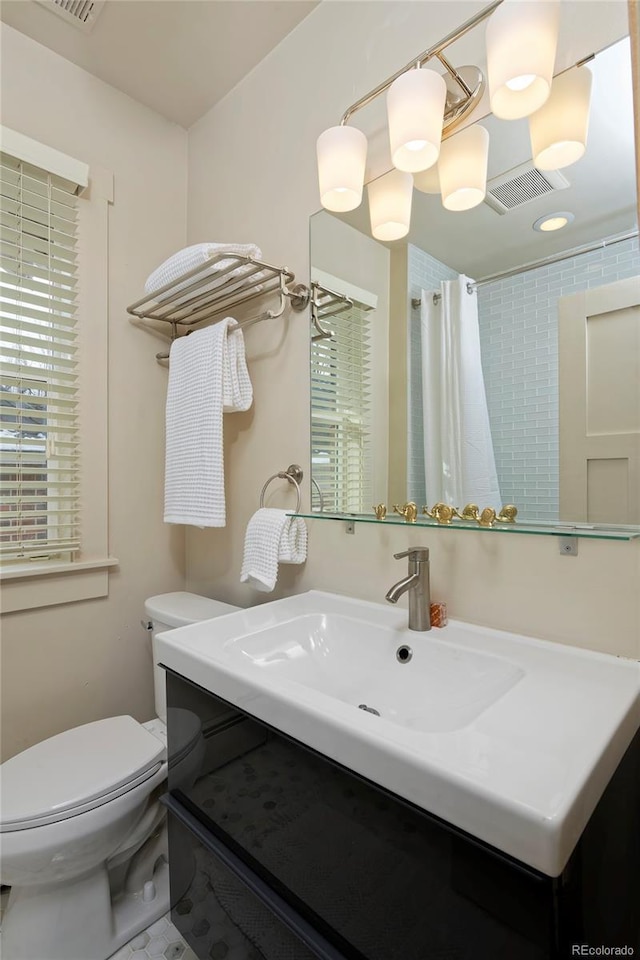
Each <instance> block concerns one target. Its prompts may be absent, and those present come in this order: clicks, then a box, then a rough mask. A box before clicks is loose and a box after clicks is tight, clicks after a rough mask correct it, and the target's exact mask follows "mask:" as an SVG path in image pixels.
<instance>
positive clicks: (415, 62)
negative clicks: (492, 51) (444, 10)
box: [340, 0, 503, 128]
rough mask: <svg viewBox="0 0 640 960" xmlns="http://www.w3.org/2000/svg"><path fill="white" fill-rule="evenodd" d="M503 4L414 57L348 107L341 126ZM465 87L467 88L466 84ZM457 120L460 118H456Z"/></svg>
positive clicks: (491, 6)
mask: <svg viewBox="0 0 640 960" xmlns="http://www.w3.org/2000/svg"><path fill="white" fill-rule="evenodd" d="M502 2H503V0H494V2H493V3H490V4H489V5H488V6H487V7H483V9H482V10H480V11H479V12H478V13H476V14H475V15H474V16H473V17H470V18H469V20H466V21H465V22H464V23H463V24H461V26H459V27H457V28H456V29H455V30H452V31H451V33H448V34H447V35H446V37H443V38H442V40H439V41H438V43H435V44H433V46H431V47H429V48H428V49H427V50H424V51H423V52H422V53H421V54H419V55H418V56H417V57H414V58H413V59H412V60H410V61H409V63H407V64H405V66H404V67H402V68H401V69H400V70H397V71H396V72H395V73H394V74H393V76H391V77H388V78H387V79H386V80H384V81H383V82H382V83H379V84H378V86H377V87H375V88H374V89H373V90H371V91H369V93H366V94H365V95H364V96H363V97H360V99H359V100H356V102H355V103H352V104H351V106H350V107H348V108H347V109H346V110H345V112H344V113H343V115H342V119H341V120H340V124H341V125H344V124H346V123H348V122H349V119H350V118H351V117H352V115H353V114H354V113H356V112H357V111H358V110H361V109H362V108H363V107H366V106H367V104H369V103H371V102H372V101H373V100H375V99H376V98H377V97H379V96H380V94H381V93H384V92H385V90H388V89H389V87H390V86H391V84H392V83H393V82H394V80H397V79H398V77H401V76H402V74H403V73H406V72H407V70H411V69H412V67H421V66H422V65H423V64H425V63H428V61H429V60H432V59H433V58H434V57H438V58H439V55H440V54H441V53H442V52H443V50H446V49H447V47H449V46H450V45H451V44H452V43H454V42H455V41H456V40H459V39H460V38H461V37H464V36H465V34H467V33H468V32H469V31H470V30H473V28H474V27H476V26H477V25H478V24H479V23H482V22H483V21H484V20H486V19H487V18H488V17H490V16H491V14H492V13H493V11H494V10H496V9H497V8H498V7H499V6H500V5H501V3H502ZM441 62H442V63H443V66H445V67H446V69H447V71H448V72H449V73H451V72H452V69H453V68H451V67H450V66H448V65H447V64H445V63H444V62H443V61H441ZM455 74H457V71H454V73H452V75H455ZM455 79H456V81H457V82H460V79H459V75H456V76H455ZM464 86H466V83H465V84H464ZM464 86H463V89H464ZM465 92H466V91H465ZM470 94H471V91H470V92H469V93H468V94H467V96H470ZM455 119H458V118H457V117H456V118H455ZM445 128H446V122H445Z"/></svg>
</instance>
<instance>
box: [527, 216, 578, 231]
mask: <svg viewBox="0 0 640 960" xmlns="http://www.w3.org/2000/svg"><path fill="white" fill-rule="evenodd" d="M574 220H575V217H574V215H573V214H572V213H569V211H568V210H558V211H557V212H556V213H546V214H545V215H544V217H538V219H537V220H536V222H535V223H534V224H533V229H534V230H538V231H539V232H540V233H551V232H553V231H554V230H562V228H563V227H566V226H567V225H568V224H570V223H573V221H574Z"/></svg>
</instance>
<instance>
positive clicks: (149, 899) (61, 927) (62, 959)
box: [2, 857, 169, 960]
mask: <svg viewBox="0 0 640 960" xmlns="http://www.w3.org/2000/svg"><path fill="white" fill-rule="evenodd" d="M147 876H148V879H147V880H146V881H145V882H144V883H143V884H142V886H141V887H140V888H139V889H137V890H135V891H134V890H131V889H130V886H129V888H128V887H127V885H125V886H124V887H123V889H122V891H121V892H120V894H119V896H117V898H116V899H115V901H114V902H113V903H112V902H111V896H112V889H111V885H110V882H109V873H108V870H107V868H106V865H104V864H103V865H101V866H100V867H98V868H97V869H96V870H94V871H92V872H91V873H89V874H88V875H87V874H85V876H83V877H77V878H75V879H74V880H71V881H69V882H68V883H63V884H60V883H55V884H47V885H43V886H35V887H20V888H15V887H12V889H11V893H10V894H9V902H8V904H7V909H6V911H5V914H4V917H3V922H2V955H3V957H4V960H107V958H108V957H110V956H111V955H112V954H113V953H115V952H116V950H118V949H119V948H120V947H122V946H124V944H125V943H128V941H129V940H132V939H133V938H134V937H135V936H137V934H139V933H141V932H142V931H143V930H144V929H145V928H146V927H148V926H150V925H151V924H152V923H154V922H155V921H156V920H159V919H160V917H162V916H164V914H165V913H166V912H167V911H168V910H169V867H168V864H167V861H166V859H165V858H164V857H161V858H159V859H158V860H157V862H156V863H155V865H154V866H152V869H151V871H150V872H149V873H148V874H147ZM79 918H81V921H80V922H78V919H79Z"/></svg>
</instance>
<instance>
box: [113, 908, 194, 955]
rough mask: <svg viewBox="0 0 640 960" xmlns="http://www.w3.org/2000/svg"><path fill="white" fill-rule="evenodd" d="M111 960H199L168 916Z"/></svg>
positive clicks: (128, 944)
mask: <svg viewBox="0 0 640 960" xmlns="http://www.w3.org/2000/svg"><path fill="white" fill-rule="evenodd" d="M110 960H197V957H196V955H195V953H194V952H193V950H192V949H191V948H190V947H188V946H187V944H186V943H185V942H184V940H183V939H182V937H181V936H180V934H179V933H178V931H177V930H176V928H175V927H174V925H173V924H172V923H171V920H170V919H169V914H167V915H166V916H164V917H161V918H160V920H156V922H155V923H152V924H151V926H150V927H148V928H147V929H146V930H145V931H144V932H143V933H139V934H138V936H137V937H134V938H133V940H131V941H130V942H129V943H127V944H125V946H124V947H121V948H120V950H118V952H117V953H114V954H113V956H112V957H111V958H110Z"/></svg>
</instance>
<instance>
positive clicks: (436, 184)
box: [413, 163, 440, 193]
mask: <svg viewBox="0 0 640 960" xmlns="http://www.w3.org/2000/svg"><path fill="white" fill-rule="evenodd" d="M413 185H414V187H415V188H416V190H421V191H422V193H440V174H439V172H438V164H437V163H434V165H433V166H432V167H429V169H428V170H421V171H420V172H419V173H414V175H413Z"/></svg>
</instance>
